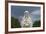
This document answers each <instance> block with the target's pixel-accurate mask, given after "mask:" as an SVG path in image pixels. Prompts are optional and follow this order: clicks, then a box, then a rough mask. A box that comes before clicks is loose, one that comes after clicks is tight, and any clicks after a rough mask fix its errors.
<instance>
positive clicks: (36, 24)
mask: <svg viewBox="0 0 46 34" xmlns="http://www.w3.org/2000/svg"><path fill="white" fill-rule="evenodd" d="M40 24H41V23H40V20H38V21H35V22H34V24H33V27H40Z"/></svg>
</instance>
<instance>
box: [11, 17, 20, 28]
mask: <svg viewBox="0 0 46 34" xmlns="http://www.w3.org/2000/svg"><path fill="white" fill-rule="evenodd" d="M20 27H21V25H20V22H19V21H18V19H16V18H14V17H11V28H20Z"/></svg>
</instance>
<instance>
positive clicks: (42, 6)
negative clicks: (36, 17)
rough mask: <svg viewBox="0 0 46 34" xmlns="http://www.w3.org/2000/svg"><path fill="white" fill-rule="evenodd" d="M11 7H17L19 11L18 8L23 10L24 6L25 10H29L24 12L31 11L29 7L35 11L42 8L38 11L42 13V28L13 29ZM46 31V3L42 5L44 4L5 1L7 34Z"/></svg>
mask: <svg viewBox="0 0 46 34" xmlns="http://www.w3.org/2000/svg"><path fill="white" fill-rule="evenodd" d="M11 6H12V8H13V7H14V8H15V7H17V9H18V7H19V8H20V7H21V8H20V9H22V8H23V7H24V6H25V8H27V7H28V8H27V9H23V10H26V11H27V10H29V7H30V9H31V8H32V9H33V10H36V9H37V8H39V7H40V8H39V9H37V10H39V11H40V16H41V17H40V21H41V22H40V26H39V27H37V28H36V27H33V28H32V27H31V28H16V27H13V28H11V16H12V12H11V11H12V10H11ZM15 9H16V8H15ZM17 9H16V11H17ZM13 10H14V9H13ZM18 10H19V9H18ZM14 11H15V10H14ZM18 13H19V12H18ZM18 13H17V14H18ZM20 13H21V12H20ZM20 13H19V14H20ZM29 13H30V12H29ZM15 15H16V14H15ZM32 22H33V21H32ZM44 30H45V4H44V3H42V2H26V1H25V2H24V1H5V34H8V33H24V32H40V31H44Z"/></svg>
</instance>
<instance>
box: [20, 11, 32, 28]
mask: <svg viewBox="0 0 46 34" xmlns="http://www.w3.org/2000/svg"><path fill="white" fill-rule="evenodd" d="M21 27H22V28H23V27H25V28H26V27H32V19H31V16H30V14H29V12H28V11H25V12H24V16H23V18H22V21H21Z"/></svg>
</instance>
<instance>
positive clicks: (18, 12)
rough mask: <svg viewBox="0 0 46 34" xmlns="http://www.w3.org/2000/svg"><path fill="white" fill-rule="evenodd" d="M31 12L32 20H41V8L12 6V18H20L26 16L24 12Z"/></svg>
mask: <svg viewBox="0 0 46 34" xmlns="http://www.w3.org/2000/svg"><path fill="white" fill-rule="evenodd" d="M25 11H29V13H30V15H31V17H32V20H33V21H35V20H38V19H40V7H35V6H11V16H12V17H16V18H20V16H24V12H25Z"/></svg>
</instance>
